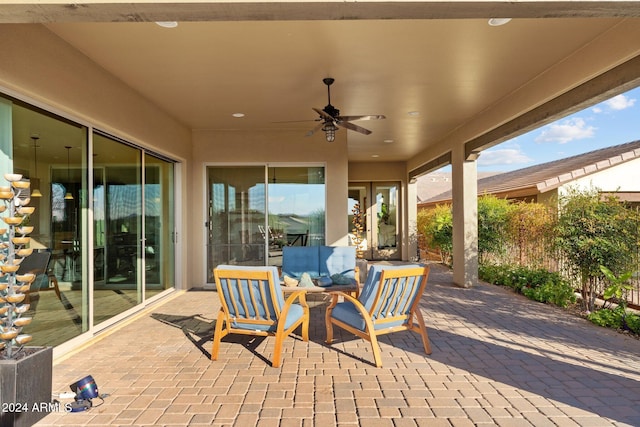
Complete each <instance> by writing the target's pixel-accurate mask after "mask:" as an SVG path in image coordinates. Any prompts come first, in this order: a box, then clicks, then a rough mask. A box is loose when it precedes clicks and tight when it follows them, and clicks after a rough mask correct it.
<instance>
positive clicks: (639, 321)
mask: <svg viewBox="0 0 640 427" xmlns="http://www.w3.org/2000/svg"><path fill="white" fill-rule="evenodd" d="M625 320H626V322H627V327H628V328H629V330H630V331H631V332H633V333H634V334H636V335H640V316H638V315H637V314H627V317H626V318H625Z"/></svg>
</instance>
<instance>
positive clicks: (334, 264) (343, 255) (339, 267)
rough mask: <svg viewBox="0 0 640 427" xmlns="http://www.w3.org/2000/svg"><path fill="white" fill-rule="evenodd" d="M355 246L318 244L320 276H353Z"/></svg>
mask: <svg viewBox="0 0 640 427" xmlns="http://www.w3.org/2000/svg"><path fill="white" fill-rule="evenodd" d="M355 268H356V247H355V246H320V276H329V277H331V276H332V275H334V274H342V275H345V276H347V277H350V278H352V279H353V278H355Z"/></svg>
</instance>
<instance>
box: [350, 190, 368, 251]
mask: <svg viewBox="0 0 640 427" xmlns="http://www.w3.org/2000/svg"><path fill="white" fill-rule="evenodd" d="M370 192H371V186H370V185H369V184H351V185H349V203H348V209H349V212H348V213H347V218H348V221H349V224H348V227H349V245H350V246H357V248H358V250H360V251H362V257H363V258H364V259H372V253H371V245H370V244H369V243H370V242H371V227H369V215H368V214H367V212H368V209H369V206H368V203H369V200H370V198H369V197H368V196H369V194H370Z"/></svg>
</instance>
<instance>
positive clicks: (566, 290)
mask: <svg viewBox="0 0 640 427" xmlns="http://www.w3.org/2000/svg"><path fill="white" fill-rule="evenodd" d="M522 294H523V295H525V296H526V297H528V298H530V299H532V300H535V301H540V302H544V303H549V304H554V305H557V306H558V307H567V306H569V305H570V304H573V303H575V302H576V295H575V293H574V291H573V288H572V287H571V285H570V284H569V283H567V282H566V281H564V280H561V281H558V282H556V281H550V282H547V283H544V284H543V285H541V286H538V287H525V288H523V289H522Z"/></svg>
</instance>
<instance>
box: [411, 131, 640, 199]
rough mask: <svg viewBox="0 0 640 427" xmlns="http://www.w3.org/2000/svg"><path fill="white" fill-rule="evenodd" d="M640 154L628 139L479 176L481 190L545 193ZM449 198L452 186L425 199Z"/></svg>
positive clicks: (639, 146) (639, 143)
mask: <svg viewBox="0 0 640 427" xmlns="http://www.w3.org/2000/svg"><path fill="white" fill-rule="evenodd" d="M639 157H640V140H638V141H633V142H628V143H626V144H621V145H615V146H613V147H607V148H602V149H599V150H594V151H590V152H588V153H584V154H579V155H577V156H572V157H567V158H564V159H559V160H554V161H552V162H548V163H542V164H539V165H535V166H530V167H528V168H524V169H518V170H515V171H512V172H505V173H501V174H497V175H492V176H489V177H487V178H482V179H479V180H478V194H485V193H487V194H495V193H508V192H515V191H518V190H523V189H527V188H533V187H535V188H536V189H537V193H544V192H547V191H550V190H552V189H554V188H557V187H559V186H561V185H563V184H566V183H567V182H570V181H572V180H574V179H577V178H580V177H583V176H586V175H589V174H592V173H595V172H600V171H602V170H604V169H608V168H610V167H612V166H615V165H617V164H620V163H624V162H627V161H629V160H633V159H637V158H639ZM447 200H451V190H449V191H445V192H444V193H440V194H438V195H436V196H433V197H431V198H430V199H428V200H424V201H422V203H434V202H439V201H447Z"/></svg>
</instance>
